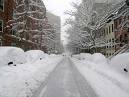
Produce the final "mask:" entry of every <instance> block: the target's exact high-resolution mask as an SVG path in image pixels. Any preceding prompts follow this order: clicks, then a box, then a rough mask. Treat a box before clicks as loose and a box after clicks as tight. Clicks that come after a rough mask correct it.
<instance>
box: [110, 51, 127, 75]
mask: <svg viewBox="0 0 129 97" xmlns="http://www.w3.org/2000/svg"><path fill="white" fill-rule="evenodd" d="M111 65H112V66H113V67H115V68H116V69H117V70H118V71H119V72H122V73H128V72H129V53H123V54H118V55H116V56H115V57H113V58H112V59H111Z"/></svg>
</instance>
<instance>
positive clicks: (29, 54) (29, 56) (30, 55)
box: [25, 50, 47, 62]
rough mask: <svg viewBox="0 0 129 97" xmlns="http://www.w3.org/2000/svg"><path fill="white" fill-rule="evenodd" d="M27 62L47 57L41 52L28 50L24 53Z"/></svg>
mask: <svg viewBox="0 0 129 97" xmlns="http://www.w3.org/2000/svg"><path fill="white" fill-rule="evenodd" d="M25 56H26V60H27V62H35V61H37V60H42V59H43V58H45V57H47V54H45V53H44V52H43V51H41V50H29V51H26V52H25Z"/></svg>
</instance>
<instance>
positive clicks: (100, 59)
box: [73, 53, 108, 64]
mask: <svg viewBox="0 0 129 97" xmlns="http://www.w3.org/2000/svg"><path fill="white" fill-rule="evenodd" d="M73 57H74V58H76V59H79V60H82V61H86V62H87V61H91V62H93V63H96V64H100V63H101V64H105V63H106V64H107V63H108V59H107V58H106V57H105V56H104V55H102V54H101V53H95V54H93V55H91V54H89V53H81V54H78V55H74V56H73Z"/></svg>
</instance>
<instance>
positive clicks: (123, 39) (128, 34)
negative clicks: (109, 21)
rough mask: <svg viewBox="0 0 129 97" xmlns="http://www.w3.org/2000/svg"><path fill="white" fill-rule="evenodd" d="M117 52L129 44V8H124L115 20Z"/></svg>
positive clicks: (126, 6) (119, 11) (125, 6)
mask: <svg viewBox="0 0 129 97" xmlns="http://www.w3.org/2000/svg"><path fill="white" fill-rule="evenodd" d="M114 23H115V26H114V29H115V39H116V48H115V49H116V51H117V50H119V49H121V48H122V47H123V46H124V45H125V44H128V43H129V6H128V5H127V4H125V5H124V6H122V7H121V8H120V9H119V10H118V12H117V14H116V17H115V19H114Z"/></svg>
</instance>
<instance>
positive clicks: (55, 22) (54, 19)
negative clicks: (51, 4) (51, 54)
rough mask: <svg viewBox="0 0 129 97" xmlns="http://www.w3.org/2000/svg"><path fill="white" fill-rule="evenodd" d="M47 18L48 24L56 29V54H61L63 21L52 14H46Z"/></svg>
mask: <svg viewBox="0 0 129 97" xmlns="http://www.w3.org/2000/svg"><path fill="white" fill-rule="evenodd" d="M46 16H47V18H48V22H49V23H50V24H51V25H52V27H53V28H54V33H55V39H54V42H55V45H54V48H55V52H56V53H60V52H61V19H60V17H59V16H57V15H55V14H52V13H50V12H47V13H46Z"/></svg>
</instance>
